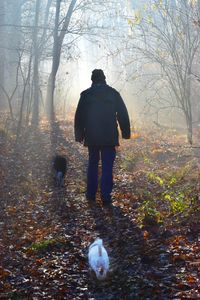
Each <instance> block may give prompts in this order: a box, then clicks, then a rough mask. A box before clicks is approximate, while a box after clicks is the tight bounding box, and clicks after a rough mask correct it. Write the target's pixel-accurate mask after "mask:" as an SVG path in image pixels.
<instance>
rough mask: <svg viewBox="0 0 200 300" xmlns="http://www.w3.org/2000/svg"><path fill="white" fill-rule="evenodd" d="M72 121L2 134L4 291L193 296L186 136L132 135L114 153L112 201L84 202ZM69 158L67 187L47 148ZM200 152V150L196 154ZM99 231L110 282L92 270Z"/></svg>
mask: <svg viewBox="0 0 200 300" xmlns="http://www.w3.org/2000/svg"><path fill="white" fill-rule="evenodd" d="M72 129H73V126H72V124H68V123H66V122H64V121H60V122H59V123H57V124H56V126H54V128H50V127H49V125H48V123H47V122H45V121H43V122H42V125H41V127H40V130H38V131H36V132H33V131H31V132H30V133H29V134H28V135H27V136H26V137H25V138H22V140H21V141H20V147H16V146H14V144H13V141H12V139H10V140H8V141H6V142H5V141H2V140H1V146H2V147H1V150H0V164H1V166H2V168H1V172H0V177H1V182H2V185H1V187H0V193H1V203H0V206H1V209H0V231H1V235H0V299H34V300H38V299H91V300H92V299H105V300H109V299H113V300H114V299H130V300H131V299H163V300H165V299H199V298H200V288H199V286H200V284H199V278H200V276H199V275H200V256H199V255H200V254H199V253H200V252H199V248H200V246H199V241H200V236H199V207H200V204H199V174H200V173H199V158H198V155H197V157H196V156H195V155H196V153H197V150H196V149H195V155H194V151H193V149H192V148H189V147H183V145H184V142H183V139H182V137H178V136H176V137H174V136H171V135H170V136H168V135H167V133H166V135H165V136H163V135H162V138H161V136H160V135H159V134H157V135H156V134H154V135H153V137H152V136H151V138H150V135H149V133H148V132H147V133H144V134H143V135H142V134H135V135H134V136H133V138H132V139H131V140H130V141H125V142H123V143H122V146H121V148H120V150H118V151H117V159H116V163H115V168H114V180H115V186H114V190H113V207H112V208H104V207H102V205H101V201H100V199H99V196H98V197H97V203H96V205H92V204H90V203H87V201H86V199H85V197H84V193H85V184H86V166H87V151H86V149H85V148H84V147H83V146H82V145H79V144H77V143H75V142H74V138H73V132H72ZM58 151H61V152H62V153H63V154H65V155H66V156H67V158H68V160H69V163H68V171H67V176H66V180H65V187H64V188H63V189H58V188H56V187H55V186H54V184H53V174H52V171H51V161H52V156H53V155H54V153H55V152H58ZM197 154H198V153H197ZM98 236H99V237H101V238H103V240H104V243H105V246H106V248H107V250H108V254H109V256H110V259H111V270H110V274H109V276H108V278H107V280H105V281H103V282H98V281H97V280H96V279H95V277H94V276H93V274H91V273H90V271H89V269H88V262H87V251H88V246H89V245H90V243H91V242H92V241H93V240H94V239H95V238H96V237H98Z"/></svg>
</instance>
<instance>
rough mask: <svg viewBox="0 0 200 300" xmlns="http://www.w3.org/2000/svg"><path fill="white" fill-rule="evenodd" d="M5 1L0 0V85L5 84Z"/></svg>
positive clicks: (1, 102)
mask: <svg viewBox="0 0 200 300" xmlns="http://www.w3.org/2000/svg"><path fill="white" fill-rule="evenodd" d="M4 24H5V1H4V0H1V2H0V41H1V45H2V47H1V49H0V70H1V71H0V85H1V86H2V87H4V86H5V49H4V47H5V42H4V40H5V34H4V32H5V30H4V29H5V27H4ZM4 107H5V96H4V92H3V90H2V89H1V88H0V108H4Z"/></svg>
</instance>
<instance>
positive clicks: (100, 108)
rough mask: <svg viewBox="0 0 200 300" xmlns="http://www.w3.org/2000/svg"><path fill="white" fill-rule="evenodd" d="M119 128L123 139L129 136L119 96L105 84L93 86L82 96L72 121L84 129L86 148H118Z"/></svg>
mask: <svg viewBox="0 0 200 300" xmlns="http://www.w3.org/2000/svg"><path fill="white" fill-rule="evenodd" d="M117 121H118V122H119V124H120V128H121V130H122V135H123V134H124V136H127V137H128V136H129V135H130V123H129V118H128V113H127V110H126V107H125V105H124V102H123V100H122V98H121V96H120V94H119V93H118V92H117V91H116V90H115V89H113V88H111V87H110V86H109V85H107V84H94V85H92V86H91V87H90V88H89V89H87V90H85V91H83V92H82V93H81V99H80V102H79V106H78V108H77V112H76V117H75V127H76V124H77V125H78V124H79V128H80V124H81V126H82V129H83V131H84V132H83V134H84V142H85V145H87V146H117V145H119V141H118V130H117Z"/></svg>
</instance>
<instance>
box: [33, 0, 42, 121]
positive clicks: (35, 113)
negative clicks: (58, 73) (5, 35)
mask: <svg viewBox="0 0 200 300" xmlns="http://www.w3.org/2000/svg"><path fill="white" fill-rule="evenodd" d="M40 6H41V0H37V1H36V4H35V21H34V31H33V57H34V60H33V92H34V98H33V99H34V102H33V114H32V123H33V124H34V125H36V126H37V125H38V122H39V49H38V48H39V43H38V24H39V12H40Z"/></svg>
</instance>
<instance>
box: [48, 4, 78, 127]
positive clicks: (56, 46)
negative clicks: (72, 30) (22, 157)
mask: <svg viewBox="0 0 200 300" xmlns="http://www.w3.org/2000/svg"><path fill="white" fill-rule="evenodd" d="M76 1H77V0H71V1H70V4H69V7H68V9H67V12H66V15H65V18H64V21H63V25H62V28H61V30H60V33H59V24H60V20H59V17H60V4H61V0H57V1H56V13H55V26H54V34H53V38H54V43H53V60H52V68H51V73H50V75H49V79H48V87H47V105H48V108H47V109H48V115H49V118H50V120H51V121H53V120H54V89H55V80H56V74H57V71H58V68H59V64H60V56H61V49H62V44H63V40H64V37H65V35H66V33H67V31H68V27H69V23H70V19H71V17H72V14H73V9H74V7H75V5H76Z"/></svg>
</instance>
